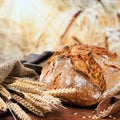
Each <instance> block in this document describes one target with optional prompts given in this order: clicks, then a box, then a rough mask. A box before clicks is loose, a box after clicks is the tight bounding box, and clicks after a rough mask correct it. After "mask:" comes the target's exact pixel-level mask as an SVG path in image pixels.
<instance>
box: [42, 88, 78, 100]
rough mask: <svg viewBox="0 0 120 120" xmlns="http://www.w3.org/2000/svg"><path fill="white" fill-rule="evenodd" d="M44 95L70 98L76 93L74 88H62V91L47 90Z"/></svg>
mask: <svg viewBox="0 0 120 120" xmlns="http://www.w3.org/2000/svg"><path fill="white" fill-rule="evenodd" d="M44 92H45V93H46V94H50V95H52V96H55V97H58V98H59V97H64V96H68V97H69V96H72V95H73V94H74V93H76V92H77V89H76V88H63V89H54V90H48V91H44Z"/></svg>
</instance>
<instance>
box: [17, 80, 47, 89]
mask: <svg viewBox="0 0 120 120" xmlns="http://www.w3.org/2000/svg"><path fill="white" fill-rule="evenodd" d="M16 80H18V81H19V82H22V83H25V84H28V85H32V86H35V87H39V88H42V87H45V84H44V83H41V82H37V81H32V80H27V79H23V78H16Z"/></svg>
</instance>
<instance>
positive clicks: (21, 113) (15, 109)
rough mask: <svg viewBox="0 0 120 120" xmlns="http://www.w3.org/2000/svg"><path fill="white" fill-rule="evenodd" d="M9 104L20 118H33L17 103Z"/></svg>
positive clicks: (22, 119)
mask: <svg viewBox="0 0 120 120" xmlns="http://www.w3.org/2000/svg"><path fill="white" fill-rule="evenodd" d="M8 105H9V107H10V108H11V110H12V111H13V112H14V113H15V115H16V116H17V117H18V118H19V119H21V120H31V118H30V117H29V116H28V115H27V114H26V113H25V112H24V111H23V110H22V109H21V108H20V107H19V106H18V105H17V104H16V103H13V102H8Z"/></svg>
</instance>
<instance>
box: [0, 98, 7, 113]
mask: <svg viewBox="0 0 120 120" xmlns="http://www.w3.org/2000/svg"><path fill="white" fill-rule="evenodd" d="M6 110H7V105H6V103H5V102H4V101H3V99H2V98H1V97H0V111H3V112H5V111H6Z"/></svg>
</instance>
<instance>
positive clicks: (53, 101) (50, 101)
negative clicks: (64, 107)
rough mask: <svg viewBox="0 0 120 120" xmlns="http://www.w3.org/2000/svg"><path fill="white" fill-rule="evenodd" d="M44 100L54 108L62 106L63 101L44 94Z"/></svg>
mask: <svg viewBox="0 0 120 120" xmlns="http://www.w3.org/2000/svg"><path fill="white" fill-rule="evenodd" d="M42 98H43V99H44V101H46V102H47V103H48V104H50V105H52V106H54V107H57V106H61V101H60V100H59V99H58V98H55V97H53V96H51V95H49V94H43V95H42Z"/></svg>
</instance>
